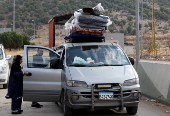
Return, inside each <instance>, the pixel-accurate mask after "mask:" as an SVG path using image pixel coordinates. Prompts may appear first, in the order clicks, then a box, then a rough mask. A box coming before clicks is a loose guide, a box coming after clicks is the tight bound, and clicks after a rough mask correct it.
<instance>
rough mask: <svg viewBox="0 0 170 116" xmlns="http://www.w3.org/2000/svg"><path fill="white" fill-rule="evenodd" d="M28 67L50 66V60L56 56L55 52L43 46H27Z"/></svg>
mask: <svg viewBox="0 0 170 116" xmlns="http://www.w3.org/2000/svg"><path fill="white" fill-rule="evenodd" d="M27 53H28V55H27V57H28V61H27V64H28V68H47V69H48V68H50V60H51V59H53V58H58V56H57V54H56V53H54V52H53V51H51V50H48V49H44V48H35V47H34V48H28V49H27Z"/></svg>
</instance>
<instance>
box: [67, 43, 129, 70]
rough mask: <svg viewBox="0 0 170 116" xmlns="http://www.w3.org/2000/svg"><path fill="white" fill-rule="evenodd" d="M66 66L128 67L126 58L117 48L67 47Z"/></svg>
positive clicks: (100, 46) (106, 46) (102, 46)
mask: <svg viewBox="0 0 170 116" xmlns="http://www.w3.org/2000/svg"><path fill="white" fill-rule="evenodd" d="M66 57H67V58H66V63H67V66H76V67H86V66H92V67H93V66H123V65H130V63H129V61H128V60H127V57H126V56H125V54H124V53H123V52H122V50H121V49H120V48H119V47H116V46H108V45H99V46H76V47H69V48H68V49H67V54H66Z"/></svg>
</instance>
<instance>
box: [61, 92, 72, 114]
mask: <svg viewBox="0 0 170 116" xmlns="http://www.w3.org/2000/svg"><path fill="white" fill-rule="evenodd" d="M66 100H67V99H66V93H64V96H63V102H62V107H63V112H64V116H73V109H71V108H69V107H68V106H67V104H66Z"/></svg>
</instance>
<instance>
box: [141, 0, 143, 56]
mask: <svg viewBox="0 0 170 116" xmlns="http://www.w3.org/2000/svg"><path fill="white" fill-rule="evenodd" d="M142 53H143V0H142V27H141V58H142V55H143V54H142Z"/></svg>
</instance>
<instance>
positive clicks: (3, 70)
mask: <svg viewBox="0 0 170 116" xmlns="http://www.w3.org/2000/svg"><path fill="white" fill-rule="evenodd" d="M6 72H7V66H6V65H5V64H4V65H2V66H0V74H4V73H6Z"/></svg>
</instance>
